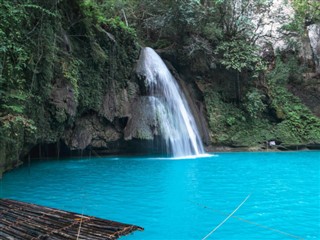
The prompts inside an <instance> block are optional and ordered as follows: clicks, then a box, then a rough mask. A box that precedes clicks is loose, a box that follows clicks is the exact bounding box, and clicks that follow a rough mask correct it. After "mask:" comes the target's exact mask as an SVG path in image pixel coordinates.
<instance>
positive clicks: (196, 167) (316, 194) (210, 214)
mask: <svg viewBox="0 0 320 240" xmlns="http://www.w3.org/2000/svg"><path fill="white" fill-rule="evenodd" d="M249 194H251V195H250V197H249V199H248V200H247V201H246V202H245V203H244V204H243V205H242V207H241V208H240V209H239V210H238V211H237V212H236V213H235V214H234V215H233V217H231V218H230V219H229V220H228V221H227V222H225V223H224V224H223V225H222V226H221V227H220V228H218V229H217V230H216V231H215V232H214V233H213V234H212V235H211V236H210V237H209V238H208V239H223V240H233V239H236V240H241V239H244V240H251V239H262V240H263V239H268V240H272V239H279V240H280V239H281V240H283V239H320V152H319V151H310V152H309V151H308V152H307V151H306V152H285V153H283V152H281V153H274V152H272V153H266V152H263V153H219V154H217V156H212V157H205V158H198V159H179V160H170V159H161V158H150V157H148V158H144V157H130V158H125V157H119V158H115V157H108V158H92V159H64V160H50V161H45V160H43V161H41V160H39V161H32V162H31V164H30V166H28V164H25V166H23V167H20V168H18V169H15V170H13V171H11V172H9V173H6V174H5V175H4V177H3V179H2V180H0V197H2V198H10V199H16V200H21V201H26V202H31V203H36V204H41V205H45V206H49V207H54V208H60V209H64V210H68V211H73V212H78V213H83V214H87V215H93V216H97V217H101V218H106V219H110V220H116V221H120V222H125V223H131V224H136V225H139V226H142V227H144V228H145V230H144V231H143V232H135V233H134V234H132V235H129V236H127V237H124V238H123V239H202V238H204V237H205V236H206V235H207V234H208V233H209V232H210V231H211V230H213V229H214V228H215V227H216V226H217V225H218V224H219V223H221V222H222V221H223V220H224V219H225V218H226V217H227V215H228V214H230V213H231V212H232V211H233V210H234V209H235V208H236V207H237V206H238V205H239V204H240V203H241V202H242V201H243V200H244V199H245V198H246V197H247V196H248V195H249Z"/></svg>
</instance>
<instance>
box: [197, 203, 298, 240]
mask: <svg viewBox="0 0 320 240" xmlns="http://www.w3.org/2000/svg"><path fill="white" fill-rule="evenodd" d="M193 203H195V204H197V205H198V206H199V207H202V208H207V209H209V210H211V211H213V212H217V213H219V214H223V215H228V214H227V213H225V212H223V211H220V210H217V209H214V208H211V207H208V206H205V205H202V204H199V203H196V202H193ZM231 217H232V218H235V219H237V220H239V221H242V222H245V223H248V224H252V225H255V226H257V227H260V228H264V229H267V230H269V231H273V232H276V233H279V234H282V235H286V236H289V237H291V238H295V239H299V240H304V238H302V237H300V236H297V235H293V234H291V233H288V232H284V231H282V230H279V229H276V228H272V227H269V226H266V225H263V224H260V223H257V222H253V221H250V220H247V219H245V218H241V217H238V216H231Z"/></svg>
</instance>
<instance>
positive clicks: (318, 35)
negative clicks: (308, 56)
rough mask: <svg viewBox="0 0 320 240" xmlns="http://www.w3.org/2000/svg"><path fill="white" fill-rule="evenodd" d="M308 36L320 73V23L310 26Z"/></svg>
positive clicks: (316, 66) (318, 72)
mask: <svg viewBox="0 0 320 240" xmlns="http://www.w3.org/2000/svg"><path fill="white" fill-rule="evenodd" d="M308 36H309V39H310V46H311V50H312V56H313V61H314V65H315V70H316V73H317V74H320V24H312V25H310V26H308Z"/></svg>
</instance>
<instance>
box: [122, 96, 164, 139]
mask: <svg viewBox="0 0 320 240" xmlns="http://www.w3.org/2000/svg"><path fill="white" fill-rule="evenodd" d="M155 101H156V99H155V98H154V97H150V96H144V97H143V96H142V97H139V98H138V99H136V100H135V101H134V102H133V103H132V104H131V106H130V109H131V113H130V118H129V120H128V124H127V126H126V128H125V129H124V139H125V140H127V141H128V140H132V139H144V140H153V139H154V136H155V135H159V133H160V129H159V127H160V125H159V121H158V120H157V114H156V111H155V110H154V105H155Z"/></svg>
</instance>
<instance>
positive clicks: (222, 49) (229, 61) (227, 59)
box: [215, 40, 262, 72]
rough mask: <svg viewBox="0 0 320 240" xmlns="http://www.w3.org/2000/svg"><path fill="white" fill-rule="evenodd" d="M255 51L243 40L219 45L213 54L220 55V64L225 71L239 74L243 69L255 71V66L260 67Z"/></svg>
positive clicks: (259, 60) (259, 58)
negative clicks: (234, 71)
mask: <svg viewBox="0 0 320 240" xmlns="http://www.w3.org/2000/svg"><path fill="white" fill-rule="evenodd" d="M257 50H258V49H257V47H255V46H253V45H250V44H248V42H246V41H244V40H232V41H230V42H222V43H221V44H219V45H218V47H217V48H216V50H215V52H216V54H220V55H221V60H220V62H221V64H222V65H224V66H225V67H226V68H227V69H233V70H236V71H238V72H241V71H242V70H243V69H249V70H255V69H256V66H260V65H262V59H261V57H260V56H259V55H258V51H257Z"/></svg>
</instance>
